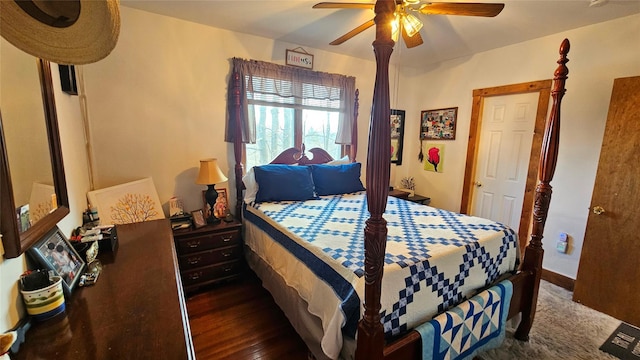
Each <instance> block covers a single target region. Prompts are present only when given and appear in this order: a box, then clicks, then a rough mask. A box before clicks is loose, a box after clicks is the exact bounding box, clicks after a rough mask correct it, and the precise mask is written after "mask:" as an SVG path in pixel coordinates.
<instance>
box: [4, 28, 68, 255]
mask: <svg viewBox="0 0 640 360" xmlns="http://www.w3.org/2000/svg"><path fill="white" fill-rule="evenodd" d="M0 53H1V54H2V58H0V149H1V151H2V154H1V155H2V156H0V231H1V232H2V242H3V246H4V249H5V257H7V258H13V257H17V256H19V255H20V254H22V253H23V252H24V251H25V250H26V249H28V248H29V247H30V246H31V245H32V244H33V243H34V242H35V241H37V240H38V239H40V238H41V237H42V236H43V235H44V234H46V233H47V232H48V231H49V230H50V229H52V228H53V227H55V226H56V224H57V223H58V221H60V220H61V219H62V218H63V217H64V216H66V215H67V214H68V213H69V200H68V196H67V188H66V181H65V175H64V166H63V162H62V152H61V148H60V136H59V132H58V119H57V114H56V107H55V99H54V95H53V82H52V78H51V68H50V65H49V62H48V61H44V60H40V59H37V58H35V57H33V56H31V55H29V54H27V53H25V52H23V51H21V50H18V49H17V48H15V47H14V46H13V45H11V44H10V43H9V42H7V41H6V40H4V39H0Z"/></svg>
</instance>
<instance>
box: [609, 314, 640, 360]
mask: <svg viewBox="0 0 640 360" xmlns="http://www.w3.org/2000/svg"><path fill="white" fill-rule="evenodd" d="M600 350H602V351H604V352H607V353H609V354H612V355H614V356H616V357H618V358H620V359H622V360H640V329H638V328H637V327H635V326H631V325H629V324H626V323H622V324H620V326H618V328H617V329H616V330H615V331H614V332H613V334H611V336H609V338H608V339H607V341H605V342H604V344H602V346H600Z"/></svg>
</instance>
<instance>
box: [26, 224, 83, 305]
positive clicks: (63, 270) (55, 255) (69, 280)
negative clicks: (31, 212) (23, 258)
mask: <svg viewBox="0 0 640 360" xmlns="http://www.w3.org/2000/svg"><path fill="white" fill-rule="evenodd" d="M27 254H28V255H29V256H30V257H31V259H32V260H34V261H35V263H36V264H37V266H39V267H40V268H42V269H45V270H51V271H53V273H54V275H56V276H60V277H61V278H62V288H63V290H64V293H65V295H66V296H67V297H69V296H70V295H71V293H72V292H73V290H74V289H75V287H76V286H77V284H78V282H79V281H80V276H81V275H82V273H83V272H84V270H85V268H86V263H85V262H84V260H83V259H82V257H81V256H80V255H79V254H78V252H77V251H76V250H75V248H74V247H73V246H71V243H69V240H68V239H67V237H66V236H65V235H64V234H63V233H62V231H60V229H59V228H58V227H55V228H54V229H53V230H51V231H49V233H47V235H45V236H44V237H43V238H42V239H41V240H40V241H38V242H36V243H35V244H34V245H33V246H32V247H30V248H29V250H27Z"/></svg>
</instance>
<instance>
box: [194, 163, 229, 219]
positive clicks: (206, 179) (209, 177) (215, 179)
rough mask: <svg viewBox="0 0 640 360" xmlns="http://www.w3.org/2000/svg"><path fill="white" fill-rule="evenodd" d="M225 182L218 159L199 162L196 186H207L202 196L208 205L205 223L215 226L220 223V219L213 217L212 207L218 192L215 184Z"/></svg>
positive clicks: (225, 178)
mask: <svg viewBox="0 0 640 360" xmlns="http://www.w3.org/2000/svg"><path fill="white" fill-rule="evenodd" d="M225 181H227V177H226V176H224V174H223V173H222V171H221V170H220V168H219V167H218V159H204V160H200V172H199V173H198V178H197V179H196V184H203V185H207V191H206V192H205V194H204V198H205V200H206V201H207V204H209V213H208V214H207V223H209V224H215V223H217V222H220V219H218V218H216V217H215V216H214V210H213V209H214V205H215V204H216V199H217V198H218V192H217V191H216V188H215V186H216V184H217V183H221V182H225Z"/></svg>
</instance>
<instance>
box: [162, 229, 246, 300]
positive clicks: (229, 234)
mask: <svg viewBox="0 0 640 360" xmlns="http://www.w3.org/2000/svg"><path fill="white" fill-rule="evenodd" d="M241 228H242V224H241V223H240V222H239V221H237V220H233V221H232V222H229V223H227V222H224V221H222V222H220V223H219V224H213V225H206V226H203V227H201V228H199V229H193V228H189V229H179V230H175V231H174V232H173V238H174V241H175V245H176V251H177V253H178V263H179V266H180V277H181V278H182V287H183V289H184V291H185V292H192V291H194V290H196V289H198V288H199V287H201V286H204V285H209V284H213V283H216V282H220V281H225V280H231V279H235V278H237V277H239V276H240V275H241V272H242V269H243V259H242V236H241Z"/></svg>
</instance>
